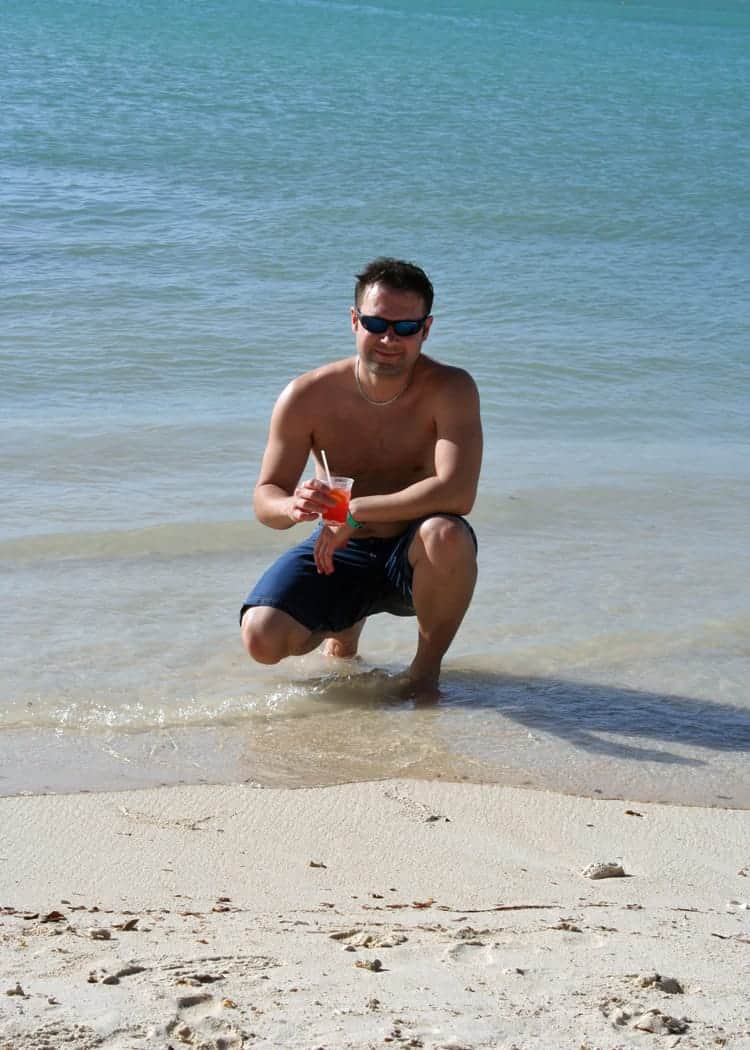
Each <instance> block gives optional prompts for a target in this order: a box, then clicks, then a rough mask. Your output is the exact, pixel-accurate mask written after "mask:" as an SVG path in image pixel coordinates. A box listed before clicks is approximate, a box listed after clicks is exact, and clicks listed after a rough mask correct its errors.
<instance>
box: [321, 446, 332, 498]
mask: <svg viewBox="0 0 750 1050" xmlns="http://www.w3.org/2000/svg"><path fill="white" fill-rule="evenodd" d="M320 458H321V459H322V460H323V466H324V467H325V468H326V478H327V479H328V488H329V489H332V488H333V482H332V481H331V472H330V470H329V469H328V460H327V459H326V450H325V449H324V448H322V449H321V450H320Z"/></svg>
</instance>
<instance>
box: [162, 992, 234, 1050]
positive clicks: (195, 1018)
mask: <svg viewBox="0 0 750 1050" xmlns="http://www.w3.org/2000/svg"><path fill="white" fill-rule="evenodd" d="M224 1014H225V1007H224V1005H223V1002H222V1000H221V999H217V998H216V997H215V996H213V995H208V994H207V993H202V994H196V995H183V996H180V998H179V999H178V1000H177V1013H176V1016H175V1017H174V1018H173V1019H172V1020H171V1021H170V1022H169V1023H168V1024H167V1027H166V1034H167V1035H168V1036H169V1037H170V1038H171V1039H173V1040H176V1044H177V1045H178V1046H179V1045H180V1044H182V1045H183V1046H186V1047H193V1048H194V1050H242V1046H243V1044H244V1039H243V1035H242V1033H241V1032H240V1031H238V1030H237V1029H236V1028H235V1027H234V1025H232V1024H230V1023H229V1022H228V1021H226V1020H225V1019H224Z"/></svg>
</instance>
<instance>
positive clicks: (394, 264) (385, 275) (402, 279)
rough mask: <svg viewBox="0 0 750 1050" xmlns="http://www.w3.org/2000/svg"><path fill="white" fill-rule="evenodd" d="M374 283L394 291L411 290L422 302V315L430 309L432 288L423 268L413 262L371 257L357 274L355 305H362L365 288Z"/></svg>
mask: <svg viewBox="0 0 750 1050" xmlns="http://www.w3.org/2000/svg"><path fill="white" fill-rule="evenodd" d="M374 284H378V285H380V286H381V287H383V288H388V289H389V290H391V291H394V292H412V293H414V294H415V295H418V296H419V297H420V298H421V299H422V301H423V303H424V310H423V316H426V315H428V314H429V313H430V312H431V310H432V299H433V290H432V284H431V282H430V279H429V277H428V276H427V274H426V273H425V272H424V270H422V269H420V267H419V266H415V265H414V264H413V263H410V262H403V261H402V260H401V259H388V258H380V259H373V261H372V262H371V263H368V264H367V266H365V268H364V270H363V271H362V273H358V274H357V283H356V284H355V286H354V304H355V306H357V307H361V306H362V300H363V298H364V296H365V294H366V291H367V289H368V288H370V287H371V286H372V285H374Z"/></svg>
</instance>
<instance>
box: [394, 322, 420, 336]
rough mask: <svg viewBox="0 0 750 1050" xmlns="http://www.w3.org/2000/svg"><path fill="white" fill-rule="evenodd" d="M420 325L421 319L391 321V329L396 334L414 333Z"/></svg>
mask: <svg viewBox="0 0 750 1050" xmlns="http://www.w3.org/2000/svg"><path fill="white" fill-rule="evenodd" d="M421 327H422V323H421V321H394V322H393V331H394V332H395V333H396V335H416V334H417V332H418V331H419V329H420V328H421Z"/></svg>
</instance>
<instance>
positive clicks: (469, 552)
mask: <svg viewBox="0 0 750 1050" xmlns="http://www.w3.org/2000/svg"><path fill="white" fill-rule="evenodd" d="M415 539H416V540H417V543H416V544H415V548H416V549H413V557H412V564H413V565H415V564H416V562H417V560H418V559H419V557H420V555H423V556H424V557H426V558H427V560H428V561H429V562H430V563H431V564H433V565H435V566H437V567H444V568H446V569H448V568H450V569H455V568H457V567H464V566H465V567H469V566H475V565H476V546H475V544H474V539H473V537H472V535H471V533H470V532H469V529H468V526H467V525H466V523H465V522H463V521H461V520H460V519H459V518H452V517H443V516H441V515H435V516H433V517H431V518H427V519H426V521H423V522H422V524H421V525H420V526H419V529H418V530H417V535H416V537H415Z"/></svg>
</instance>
